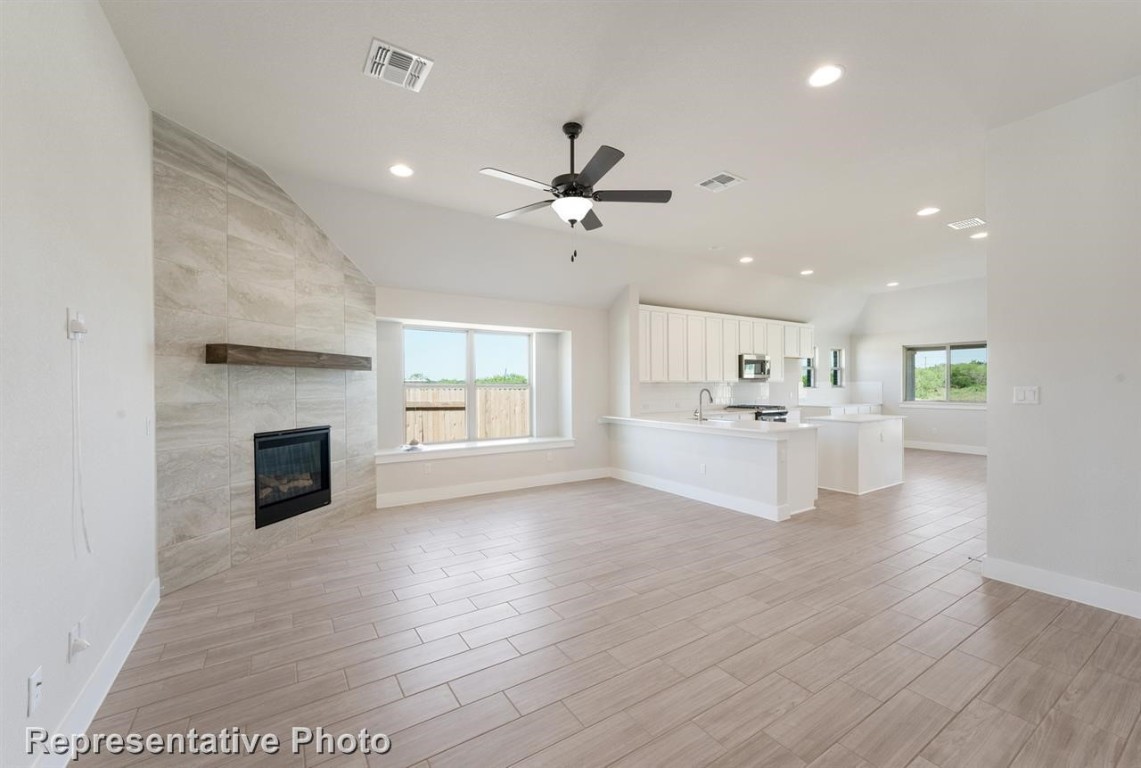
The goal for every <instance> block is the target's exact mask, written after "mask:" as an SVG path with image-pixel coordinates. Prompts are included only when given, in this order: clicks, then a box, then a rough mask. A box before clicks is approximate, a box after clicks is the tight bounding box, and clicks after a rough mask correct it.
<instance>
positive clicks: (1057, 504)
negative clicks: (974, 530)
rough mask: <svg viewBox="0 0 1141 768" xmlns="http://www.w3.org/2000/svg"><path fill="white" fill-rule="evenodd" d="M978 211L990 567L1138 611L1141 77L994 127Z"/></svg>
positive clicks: (1028, 582)
mask: <svg viewBox="0 0 1141 768" xmlns="http://www.w3.org/2000/svg"><path fill="white" fill-rule="evenodd" d="M987 213H988V218H989V219H991V221H992V223H993V224H992V226H991V228H990V238H988V242H989V258H988V267H987V280H988V289H989V299H988V304H989V324H990V338H989V341H990V392H991V393H992V397H991V403H990V407H989V410H988V417H989V419H988V432H989V436H990V441H989V442H990V445H989V449H990V454H989V455H990V458H989V461H988V464H989V470H988V558H987V560H986V561H985V562H984V566H983V567H984V573H985V574H987V575H988V576H991V577H992V578H998V579H1002V580H1006V581H1013V582H1015V583H1019V584H1022V585H1024V586H1029V587H1032V588H1034V589H1038V590H1041V591H1044V592H1051V593H1053V594H1057V595H1061V596H1064V597H1069V598H1072V599H1076V600H1080V601H1082V602H1087V603H1092V604H1094V605H1100V606H1101V607H1104V608H1109V609H1111V610H1116V611H1120V612H1122V613H1129V614H1131V615H1134V616H1141V441H1139V440H1138V428H1139V427H1141V355H1139V354H1138V350H1139V349H1141V301H1139V300H1138V297H1139V296H1141V215H1139V213H1141V78H1134V79H1131V80H1127V81H1125V82H1123V83H1120V84H1118V85H1115V86H1113V87H1110V88H1106V89H1104V90H1101V91H1098V92H1096V93H1092V94H1090V95H1087V96H1085V97H1083V98H1080V99H1077V100H1076V101H1072V102H1069V103H1067V104H1063V105H1061V106H1058V107H1055V108H1054V109H1050V110H1048V111H1046V112H1042V113H1039V114H1037V115H1034V116H1032V117H1029V118H1026V119H1024V120H1020V121H1018V122H1015V123H1012V124H1010V125H1007V126H1004V127H1002V128H999V129H996V130H994V131H992V132H991V133H990V134H989V137H988V148H987ZM1015 386H1038V387H1039V388H1040V400H1041V404H1040V405H1015V404H1014V403H1013V397H1012V390H1013V387H1015Z"/></svg>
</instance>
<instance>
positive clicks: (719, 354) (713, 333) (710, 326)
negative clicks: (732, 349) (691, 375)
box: [705, 317, 729, 381]
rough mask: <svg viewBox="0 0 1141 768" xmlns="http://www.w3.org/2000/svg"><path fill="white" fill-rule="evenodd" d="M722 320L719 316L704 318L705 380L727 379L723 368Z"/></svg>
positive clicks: (727, 375)
mask: <svg viewBox="0 0 1141 768" xmlns="http://www.w3.org/2000/svg"><path fill="white" fill-rule="evenodd" d="M723 326H724V321H722V319H721V318H720V317H707V318H705V380H706V381H727V380H728V377H729V374H728V373H727V372H725V368H724V352H725V350H724V348H723V347H722V345H721V341H722V338H723V334H724V328H723Z"/></svg>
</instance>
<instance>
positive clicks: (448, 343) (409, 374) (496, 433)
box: [404, 328, 533, 444]
mask: <svg viewBox="0 0 1141 768" xmlns="http://www.w3.org/2000/svg"><path fill="white" fill-rule="evenodd" d="M531 347H532V336H531V334H529V333H506V332H497V331H476V330H452V329H435V328H432V329H429V328H405V329H404V438H405V442H409V443H410V442H411V441H413V440H417V441H419V442H420V443H423V444H430V443H454V442H462V441H469V440H496V439H503V438H518V437H530V436H531V434H532V429H531V404H532V401H533V397H532V391H531Z"/></svg>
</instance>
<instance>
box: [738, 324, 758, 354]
mask: <svg viewBox="0 0 1141 768" xmlns="http://www.w3.org/2000/svg"><path fill="white" fill-rule="evenodd" d="M737 328H738V329H739V331H740V337H739V338H738V340H737V341H738V344H737V349H738V350H739V351H740V353H741V354H742V355H752V354H754V352H753V323H752V322H751V321H749V320H741V321H739V322H738V323H737Z"/></svg>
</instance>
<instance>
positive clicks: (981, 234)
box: [971, 232, 986, 240]
mask: <svg viewBox="0 0 1141 768" xmlns="http://www.w3.org/2000/svg"><path fill="white" fill-rule="evenodd" d="M985 238H986V232H976V233H974V234H973V235H971V239H972V240H983V239H985Z"/></svg>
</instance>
